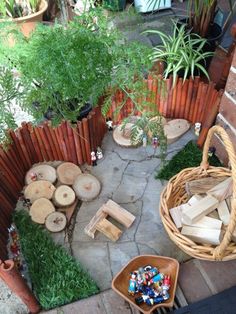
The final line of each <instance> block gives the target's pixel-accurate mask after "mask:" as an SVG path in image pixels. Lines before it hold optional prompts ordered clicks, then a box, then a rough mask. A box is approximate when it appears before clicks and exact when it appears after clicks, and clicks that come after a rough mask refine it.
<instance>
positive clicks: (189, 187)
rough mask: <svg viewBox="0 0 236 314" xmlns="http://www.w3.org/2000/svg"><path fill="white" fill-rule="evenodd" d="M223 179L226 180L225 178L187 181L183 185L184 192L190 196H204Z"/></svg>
mask: <svg viewBox="0 0 236 314" xmlns="http://www.w3.org/2000/svg"><path fill="white" fill-rule="evenodd" d="M225 179H227V177H216V178H213V177H206V178H202V179H197V180H193V181H188V182H186V183H185V190H186V192H187V194H188V195H190V196H191V195H194V194H204V193H206V192H207V191H209V190H210V189H212V188H213V187H215V186H216V185H217V184H218V183H220V182H222V181H224V180H225Z"/></svg>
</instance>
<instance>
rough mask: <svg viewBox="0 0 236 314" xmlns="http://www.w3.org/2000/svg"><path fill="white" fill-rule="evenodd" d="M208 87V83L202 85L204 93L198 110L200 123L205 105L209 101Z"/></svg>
mask: <svg viewBox="0 0 236 314" xmlns="http://www.w3.org/2000/svg"><path fill="white" fill-rule="evenodd" d="M207 88H208V86H207V84H203V85H202V93H201V97H200V100H199V109H198V112H197V122H200V123H201V122H202V118H203V112H204V106H205V104H206V102H207Z"/></svg>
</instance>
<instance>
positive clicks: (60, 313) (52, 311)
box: [40, 308, 63, 314]
mask: <svg viewBox="0 0 236 314" xmlns="http://www.w3.org/2000/svg"><path fill="white" fill-rule="evenodd" d="M40 313H41V314H43V313H47V314H63V312H62V308H59V309H58V311H57V309H53V310H50V311H43V312H40Z"/></svg>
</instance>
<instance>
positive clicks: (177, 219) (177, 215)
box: [170, 206, 182, 228]
mask: <svg viewBox="0 0 236 314" xmlns="http://www.w3.org/2000/svg"><path fill="white" fill-rule="evenodd" d="M170 215H171V218H172V219H173V221H174V224H175V225H176V227H177V228H181V227H182V210H181V206H177V207H173V208H171V209H170Z"/></svg>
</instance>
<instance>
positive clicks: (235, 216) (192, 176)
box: [160, 126, 236, 261]
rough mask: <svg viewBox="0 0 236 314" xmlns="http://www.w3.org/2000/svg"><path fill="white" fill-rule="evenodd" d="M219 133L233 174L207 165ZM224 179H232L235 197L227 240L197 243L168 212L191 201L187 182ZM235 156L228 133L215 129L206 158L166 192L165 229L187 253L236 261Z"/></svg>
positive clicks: (163, 207) (163, 206)
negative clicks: (215, 244) (213, 143)
mask: <svg viewBox="0 0 236 314" xmlns="http://www.w3.org/2000/svg"><path fill="white" fill-rule="evenodd" d="M214 133H216V134H217V135H218V136H219V137H220V138H221V140H222V142H223V143H224V145H225V148H226V151H227V153H228V155H229V160H230V163H231V167H232V171H230V170H229V169H227V168H223V167H212V166H209V164H208V150H209V146H210V141H211V138H212V136H213V134H214ZM209 176H210V177H222V176H223V177H225V176H229V177H230V176H232V178H233V197H232V202H231V216H230V223H229V225H228V226H227V227H226V229H225V234H224V237H223V238H222V241H221V243H220V244H219V245H218V246H214V245H209V244H196V243H195V242H194V241H192V240H190V239H189V238H187V237H186V236H184V235H182V234H181V233H180V231H179V230H178V229H177V228H176V226H175V224H174V222H173V221H172V219H171V216H170V213H169V209H170V208H173V207H175V206H178V205H180V204H183V203H186V202H187V200H188V197H187V194H186V191H185V183H186V182H188V181H192V180H196V179H200V178H204V177H209ZM235 197H236V156H235V151H234V148H233V145H232V143H231V141H230V139H229V136H228V134H227V133H226V132H225V130H224V129H223V128H221V127H220V126H214V127H212V128H211V129H210V130H209V132H208V135H207V139H206V142H205V145H204V149H203V158H202V162H201V165H200V166H199V167H197V168H187V169H184V170H182V171H181V172H180V173H178V174H177V175H175V176H174V177H173V178H171V179H170V181H169V182H168V184H167V186H166V187H165V189H164V191H163V192H162V194H161V201H160V215H161V219H162V222H163V224H164V227H165V229H166V231H167V233H168V235H169V237H170V238H171V240H172V241H173V242H175V244H176V245H177V246H178V247H179V248H181V249H182V250H183V251H184V252H186V253H187V254H189V255H191V256H193V257H195V258H199V259H204V260H210V261H228V260H232V259H235V258H236V243H234V242H232V241H231V237H232V233H233V232H234V230H235V226H236V199H235Z"/></svg>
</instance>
